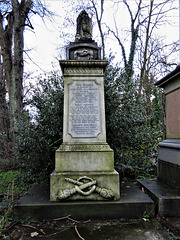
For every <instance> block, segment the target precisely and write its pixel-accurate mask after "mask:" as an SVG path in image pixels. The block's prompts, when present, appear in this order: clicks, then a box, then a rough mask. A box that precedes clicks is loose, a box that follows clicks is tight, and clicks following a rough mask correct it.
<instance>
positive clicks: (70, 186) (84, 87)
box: [50, 60, 120, 201]
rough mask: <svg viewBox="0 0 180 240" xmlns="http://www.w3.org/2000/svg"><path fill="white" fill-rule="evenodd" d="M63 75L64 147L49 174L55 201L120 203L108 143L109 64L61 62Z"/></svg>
mask: <svg viewBox="0 0 180 240" xmlns="http://www.w3.org/2000/svg"><path fill="white" fill-rule="evenodd" d="M60 64H61V68H62V71H63V75H64V88H65V90H64V91H65V96H64V122H63V123H64V125H63V144H62V145H61V146H60V148H59V149H58V150H57V151H56V156H55V170H54V172H53V173H52V174H51V196H50V199H51V201H59V200H78V199H79V200H82V199H83V200H118V199H119V198H120V186H119V174H118V173H117V172H116V171H115V170H114V152H113V150H112V149H111V148H110V147H109V145H108V144H107V143H106V130H105V107H104V71H105V68H106V66H107V61H103V60H101V61H97V60H96V61H92V60H91V61H73V60H66V61H60Z"/></svg>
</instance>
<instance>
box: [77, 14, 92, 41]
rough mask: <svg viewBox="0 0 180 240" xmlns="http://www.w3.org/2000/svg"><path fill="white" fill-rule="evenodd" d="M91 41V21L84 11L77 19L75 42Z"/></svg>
mask: <svg viewBox="0 0 180 240" xmlns="http://www.w3.org/2000/svg"><path fill="white" fill-rule="evenodd" d="M81 40H92V20H91V18H90V17H89V16H88V14H87V12H86V11H85V10H83V11H81V13H80V14H79V16H78V18H77V32H76V39H75V41H76V42H78V41H81Z"/></svg>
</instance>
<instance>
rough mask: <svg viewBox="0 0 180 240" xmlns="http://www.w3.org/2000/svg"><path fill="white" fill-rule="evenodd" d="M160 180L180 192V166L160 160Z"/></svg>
mask: <svg viewBox="0 0 180 240" xmlns="http://www.w3.org/2000/svg"><path fill="white" fill-rule="evenodd" d="M158 180H159V181H160V182H162V183H164V184H167V186H168V185H169V186H170V187H171V188H173V189H178V190H179V192H180V165H176V164H174V163H170V162H166V161H162V160H158Z"/></svg>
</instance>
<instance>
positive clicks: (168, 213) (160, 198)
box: [138, 169, 180, 217]
mask: <svg viewBox="0 0 180 240" xmlns="http://www.w3.org/2000/svg"><path fill="white" fill-rule="evenodd" d="M164 170H165V169H164ZM166 172H167V173H169V171H166ZM164 175H165V174H164ZM165 176H166V177H167V179H168V176H167V175H165ZM166 183H167V181H166ZM138 184H140V185H141V187H143V189H144V191H145V192H146V193H147V194H148V195H149V196H150V197H151V198H152V199H153V200H154V201H155V203H156V205H157V212H156V214H158V215H159V216H160V217H179V216H180V208H179V206H180V195H179V194H177V192H176V191H175V189H174V188H172V187H170V188H167V186H164V185H163V184H162V182H159V181H156V180H146V179H140V180H138Z"/></svg>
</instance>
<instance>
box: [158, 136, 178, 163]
mask: <svg viewBox="0 0 180 240" xmlns="http://www.w3.org/2000/svg"><path fill="white" fill-rule="evenodd" d="M158 159H159V160H161V161H165V162H169V163H171V164H175V165H178V166H180V140H170V139H168V140H164V141H162V142H160V143H159V149H158Z"/></svg>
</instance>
